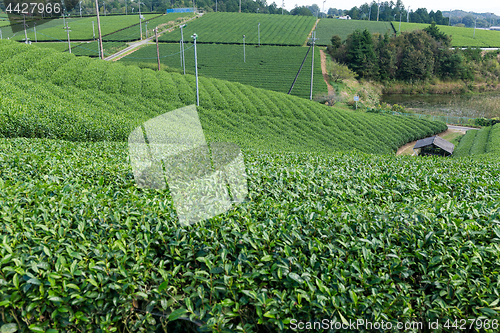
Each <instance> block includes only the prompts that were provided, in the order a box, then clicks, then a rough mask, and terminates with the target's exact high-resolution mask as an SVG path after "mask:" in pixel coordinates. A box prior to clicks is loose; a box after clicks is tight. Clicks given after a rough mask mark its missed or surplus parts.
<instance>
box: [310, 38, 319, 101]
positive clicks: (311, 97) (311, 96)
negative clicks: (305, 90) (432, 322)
mask: <svg viewBox="0 0 500 333" xmlns="http://www.w3.org/2000/svg"><path fill="white" fill-rule="evenodd" d="M309 39H310V40H311V41H312V64H311V95H310V96H309V99H310V100H311V101H312V99H313V75H314V42H315V41H316V40H317V38H316V30H314V31H313V32H312V36H311V38H309Z"/></svg>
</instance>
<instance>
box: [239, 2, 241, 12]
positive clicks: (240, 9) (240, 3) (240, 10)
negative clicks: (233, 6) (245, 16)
mask: <svg viewBox="0 0 500 333" xmlns="http://www.w3.org/2000/svg"><path fill="white" fill-rule="evenodd" d="M239 12H240V13H241V0H240V11H239Z"/></svg>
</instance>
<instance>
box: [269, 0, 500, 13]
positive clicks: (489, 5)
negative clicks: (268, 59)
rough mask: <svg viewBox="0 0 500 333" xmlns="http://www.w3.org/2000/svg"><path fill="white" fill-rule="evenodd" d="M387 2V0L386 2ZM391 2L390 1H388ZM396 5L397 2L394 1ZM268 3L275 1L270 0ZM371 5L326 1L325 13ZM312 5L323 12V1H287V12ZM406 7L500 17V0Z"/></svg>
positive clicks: (418, 0) (410, 0) (357, 0)
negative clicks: (332, 10) (334, 9)
mask: <svg viewBox="0 0 500 333" xmlns="http://www.w3.org/2000/svg"><path fill="white" fill-rule="evenodd" d="M274 1H275V2H276V4H277V5H278V7H281V3H282V0H274ZM384 1H385V0H384ZM388 1H390V0H388ZM393 1H394V3H396V0H393ZM267 2H268V3H272V2H273V1H272V0H271V1H270V0H268V1H267ZM365 2H366V3H370V2H371V1H369V0H343V1H334V0H326V2H325V12H326V11H328V8H337V9H351V8H352V7H354V6H358V7H359V6H361V5H362V4H364V3H365ZM312 4H317V5H318V6H319V8H320V9H321V10H323V0H285V8H286V9H287V10H292V9H293V8H294V7H295V5H298V6H311V5H312ZM403 4H404V5H405V7H408V6H410V10H412V9H413V10H415V9H418V8H427V10H428V11H429V12H430V11H431V10H434V11H437V10H441V11H445V10H446V11H449V10H450V9H452V10H463V11H466V12H468V11H474V12H478V13H490V12H491V13H495V14H496V15H498V16H500V1H498V0H475V1H464V0H458V1H457V0H439V1H436V0H403Z"/></svg>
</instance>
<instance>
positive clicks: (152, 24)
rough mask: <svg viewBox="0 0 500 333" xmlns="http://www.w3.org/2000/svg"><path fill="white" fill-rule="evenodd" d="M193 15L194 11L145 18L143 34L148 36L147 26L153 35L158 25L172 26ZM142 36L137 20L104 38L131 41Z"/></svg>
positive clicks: (108, 40) (112, 40)
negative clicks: (133, 23) (135, 22)
mask: <svg viewBox="0 0 500 333" xmlns="http://www.w3.org/2000/svg"><path fill="white" fill-rule="evenodd" d="M193 15H194V14H192V13H170V14H166V15H161V16H159V17H156V18H153V19H147V20H143V22H142V36H143V38H146V27H147V29H148V36H149V37H151V36H152V35H153V29H154V28H156V27H157V26H159V27H162V28H163V29H166V28H170V27H173V26H175V25H176V24H179V23H180V22H182V20H183V19H187V18H189V17H192V16H193ZM146 23H147V25H146ZM162 28H159V29H160V30H159V31H161V29H162ZM140 38H141V32H140V26H139V22H137V24H136V25H134V26H131V27H129V28H126V29H123V30H120V31H117V32H114V33H111V34H108V35H106V36H103V38H102V40H103V41H105V42H129V41H134V40H139V39H140Z"/></svg>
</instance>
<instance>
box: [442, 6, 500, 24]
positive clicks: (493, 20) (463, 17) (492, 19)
mask: <svg viewBox="0 0 500 333" xmlns="http://www.w3.org/2000/svg"><path fill="white" fill-rule="evenodd" d="M443 16H445V17H450V11H449V10H448V11H443ZM476 17H477V22H476V26H477V27H478V28H489V27H490V26H498V25H500V16H498V15H496V14H494V13H476V12H466V11H463V10H452V11H451V25H457V24H463V25H465V26H466V27H468V28H473V27H474V20H475V19H476Z"/></svg>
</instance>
